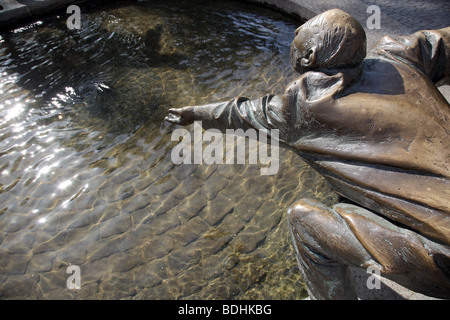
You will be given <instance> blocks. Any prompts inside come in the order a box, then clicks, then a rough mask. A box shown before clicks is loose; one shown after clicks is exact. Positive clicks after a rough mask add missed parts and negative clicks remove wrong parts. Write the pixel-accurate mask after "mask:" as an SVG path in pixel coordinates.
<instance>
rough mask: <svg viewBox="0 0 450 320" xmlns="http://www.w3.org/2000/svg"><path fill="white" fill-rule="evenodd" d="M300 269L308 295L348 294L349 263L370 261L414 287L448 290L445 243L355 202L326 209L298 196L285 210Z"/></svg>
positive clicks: (445, 293)
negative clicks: (397, 224) (358, 205)
mask: <svg viewBox="0 0 450 320" xmlns="http://www.w3.org/2000/svg"><path fill="white" fill-rule="evenodd" d="M288 215H289V216H288V219H289V227H290V231H291V235H292V239H293V243H294V246H295V249H296V251H297V259H298V262H299V267H300V271H301V273H302V276H303V278H304V280H305V282H306V284H307V286H308V292H309V294H310V296H311V298H316V299H353V298H356V293H355V290H354V288H353V279H352V277H351V274H350V270H349V266H354V267H360V268H368V267H369V266H376V267H377V269H378V270H380V271H381V273H382V274H383V275H384V276H386V277H388V278H390V279H392V280H394V281H396V282H398V283H400V284H402V285H404V286H405V287H407V288H410V289H412V290H414V291H417V292H422V293H424V294H427V295H432V296H437V297H443V298H448V297H449V296H450V248H448V247H447V246H444V245H441V244H438V243H435V242H433V241H431V240H429V239H426V238H424V237H422V236H420V235H418V234H416V233H414V232H413V231H410V230H407V229H404V228H400V227H398V226H395V225H393V224H392V223H391V222H389V221H387V220H386V219H384V218H382V217H380V216H378V215H376V214H374V213H372V212H370V211H368V210H366V209H363V208H360V207H357V206H354V205H349V204H338V205H336V206H335V207H334V208H333V209H330V208H328V207H326V206H324V205H322V204H321V203H319V202H317V201H314V200H308V199H305V200H301V201H299V202H297V203H295V204H294V205H293V206H292V207H291V208H290V209H289V212H288Z"/></svg>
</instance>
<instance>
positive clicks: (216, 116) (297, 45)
mask: <svg viewBox="0 0 450 320" xmlns="http://www.w3.org/2000/svg"><path fill="white" fill-rule="evenodd" d="M365 56H366V35H365V32H364V29H363V28H362V27H361V25H360V24H359V23H358V22H357V21H356V20H355V19H354V18H353V17H352V16H350V15H349V14H347V13H345V12H343V11H341V10H338V9H333V10H329V11H326V12H324V13H322V14H320V15H318V16H316V17H314V18H312V19H311V20H309V21H307V22H306V23H305V24H304V25H302V26H300V27H299V28H298V29H297V30H296V31H295V39H294V41H293V43H292V46H291V60H292V65H293V67H294V68H295V70H296V71H298V72H300V73H301V76H300V77H299V78H298V79H297V80H296V81H294V82H293V83H291V84H290V85H289V86H288V88H287V90H286V92H285V94H284V95H279V96H276V95H267V96H265V97H263V98H261V99H257V100H248V99H246V98H237V99H235V100H233V101H230V102H222V103H212V104H208V105H204V106H195V107H191V106H189V107H184V108H180V109H171V110H170V111H169V115H168V116H167V117H166V121H168V122H171V123H175V124H180V125H188V124H190V123H192V122H193V121H196V120H199V121H202V124H203V127H204V128H205V129H207V128H217V129H221V130H223V129H226V128H233V129H234V128H243V129H247V128H255V129H267V130H268V132H269V133H270V130H273V129H279V139H280V143H281V144H282V145H284V146H286V147H289V148H291V149H293V150H294V151H295V152H297V153H298V154H299V155H300V156H301V157H302V158H303V159H304V160H305V161H306V162H308V163H309V164H310V165H311V166H312V167H313V168H315V169H316V170H317V171H318V172H319V173H321V174H322V175H323V176H324V177H325V178H326V179H327V180H328V181H329V182H330V183H331V185H332V186H333V188H334V190H335V191H336V192H337V193H338V194H340V195H342V196H343V197H344V198H345V199H348V200H350V201H349V202H350V203H340V204H337V205H336V206H334V208H328V207H325V206H324V205H322V204H321V203H318V202H317V201H315V200H312V199H303V200H300V201H298V202H297V203H295V204H294V205H293V206H292V207H291V208H290V209H289V212H288V219H289V227H290V231H291V235H292V240H293V243H294V246H295V249H296V252H297V258H298V263H299V267H300V271H301V273H302V275H303V278H304V279H305V282H306V284H307V286H308V291H309V294H310V296H311V298H315V299H355V298H356V293H355V289H354V285H353V279H352V277H351V273H350V268H349V266H354V267H359V268H368V267H376V268H378V269H379V270H380V271H381V274H382V275H383V276H385V277H387V278H390V279H392V280H394V281H396V282H398V283H400V284H402V285H404V286H405V287H407V288H410V289H412V290H414V291H416V292H421V293H424V294H427V295H431V296H435V297H441V298H450V163H449V162H450V125H449V119H450V106H449V104H448V102H447V101H446V100H445V98H444V97H443V96H442V95H441V93H440V92H439V90H438V89H437V87H436V85H435V83H437V82H438V81H439V80H441V79H444V78H445V77H448V76H450V27H448V28H445V29H441V30H429V31H419V32H417V33H415V34H413V35H411V36H407V37H402V38H400V39H399V40H394V39H392V38H390V37H384V38H382V39H381V40H380V41H379V43H378V44H377V45H376V46H375V47H374V48H373V50H371V52H370V54H369V55H368V56H367V57H365ZM447 79H448V78H447ZM351 203H352V204H351Z"/></svg>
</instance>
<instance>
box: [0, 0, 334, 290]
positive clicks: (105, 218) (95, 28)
mask: <svg viewBox="0 0 450 320" xmlns="http://www.w3.org/2000/svg"><path fill="white" fill-rule="evenodd" d="M80 8H81V28H80V29H75V30H69V29H68V28H67V25H66V19H67V17H68V16H64V15H59V16H56V15H55V16H52V17H47V18H45V19H41V20H38V21H35V22H33V23H31V24H29V25H27V26H24V27H23V28H19V29H16V30H13V31H11V32H4V33H2V34H0V75H1V78H0V298H3V299H15V298H26V299H73V298H78V299H184V298H187V299H300V298H304V297H305V296H306V291H305V288H304V284H303V281H302V279H301V277H300V275H299V272H298V269H297V265H296V261H295V254H294V249H293V247H292V245H291V243H290V239H289V233H288V230H287V224H286V219H285V218H286V211H287V208H288V207H289V206H290V205H292V203H294V202H295V201H296V200H298V199H300V198H304V197H314V198H316V199H319V200H321V201H323V202H325V203H333V202H334V201H335V200H336V199H335V196H334V195H333V194H332V193H331V191H330V190H329V189H328V186H327V185H326V183H325V182H324V180H323V179H322V178H321V177H320V176H319V175H318V174H317V173H315V171H313V170H312V169H311V168H310V167H308V166H307V165H306V164H305V163H304V162H303V161H302V160H301V159H300V158H299V157H298V156H296V155H294V154H292V153H291V152H289V151H285V150H280V169H279V171H278V173H277V174H276V175H273V176H261V175H260V166H259V165H252V164H243V165H241V164H239V165H226V164H225V165H206V164H199V165H194V164H192V165H184V164H181V165H175V164H174V163H173V162H172V161H171V158H170V153H171V150H172V148H173V147H174V145H175V144H176V143H175V142H173V141H171V133H172V132H173V130H174V128H175V127H174V126H172V125H169V124H166V123H164V121H163V119H164V116H165V115H166V114H167V110H168V109H169V108H173V107H182V106H186V105H198V104H204V103H209V102H215V101H223V100H228V99H232V98H234V97H236V96H246V97H249V98H256V97H259V96H262V95H265V94H267V93H274V94H277V93H282V92H283V91H284V88H285V87H286V86H287V84H288V83H289V82H290V81H292V80H293V79H294V78H295V76H296V75H295V74H294V72H293V70H292V68H291V66H290V64H289V47H290V43H291V41H292V39H293V37H294V31H295V29H296V28H297V26H298V25H300V24H301V23H302V22H301V21H298V20H296V19H294V18H293V17H290V16H286V15H284V14H281V13H279V12H276V11H273V10H270V9H267V8H263V7H259V6H255V5H251V4H247V3H241V2H234V1H227V2H219V3H216V2H214V3H213V2H209V1H173V0H166V1H160V0H157V1H120V2H114V1H108V2H107V5H106V4H105V2H103V3H101V4H97V5H85V6H83V5H81V6H80ZM191 129H192V128H191ZM70 265H76V266H79V268H80V270H81V289H79V290H71V289H69V288H68V287H67V279H68V277H69V275H70V274H68V273H67V272H66V271H67V268H68V267H69V266H70Z"/></svg>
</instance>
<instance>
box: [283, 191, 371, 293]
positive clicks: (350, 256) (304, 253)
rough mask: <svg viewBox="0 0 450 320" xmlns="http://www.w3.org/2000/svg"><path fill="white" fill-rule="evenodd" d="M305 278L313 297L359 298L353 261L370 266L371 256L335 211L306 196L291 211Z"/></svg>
mask: <svg viewBox="0 0 450 320" xmlns="http://www.w3.org/2000/svg"><path fill="white" fill-rule="evenodd" d="M288 219H289V228H290V232H291V236H292V240H293V243H294V247H295V249H296V253H297V260H298V264H299V268H300V272H301V274H302V277H303V279H304V281H305V283H306V285H307V288H308V293H309V295H310V297H311V298H312V299H356V298H357V296H356V291H355V288H354V283H353V277H352V274H351V270H350V267H349V264H351V265H355V266H360V267H367V266H369V265H370V264H373V263H374V261H373V260H371V256H370V255H369V253H368V252H367V251H366V250H365V249H364V247H363V246H362V245H361V244H360V242H359V241H358V239H357V238H356V237H355V235H354V234H353V232H351V230H350V228H349V227H348V226H347V224H346V222H345V220H344V219H343V218H342V217H341V216H340V215H339V214H338V213H336V212H335V211H334V210H332V209H330V208H328V207H326V206H324V205H323V204H321V203H319V202H317V201H315V200H309V199H304V200H301V201H298V202H297V203H295V204H294V205H293V206H292V207H291V208H290V209H289V211H288Z"/></svg>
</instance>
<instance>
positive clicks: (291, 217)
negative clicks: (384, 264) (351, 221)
mask: <svg viewBox="0 0 450 320" xmlns="http://www.w3.org/2000/svg"><path fill="white" fill-rule="evenodd" d="M329 210H330V209H329V208H327V207H325V206H324V205H323V204H321V203H320V202H318V201H315V200H311V199H302V200H300V201H297V202H296V203H294V204H293V205H292V206H291V207H290V208H289V209H288V221H289V224H290V225H291V226H294V227H300V226H302V225H303V226H305V225H308V224H309V223H310V222H313V221H316V220H317V219H320V216H322V215H324V214H328V213H329Z"/></svg>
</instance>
